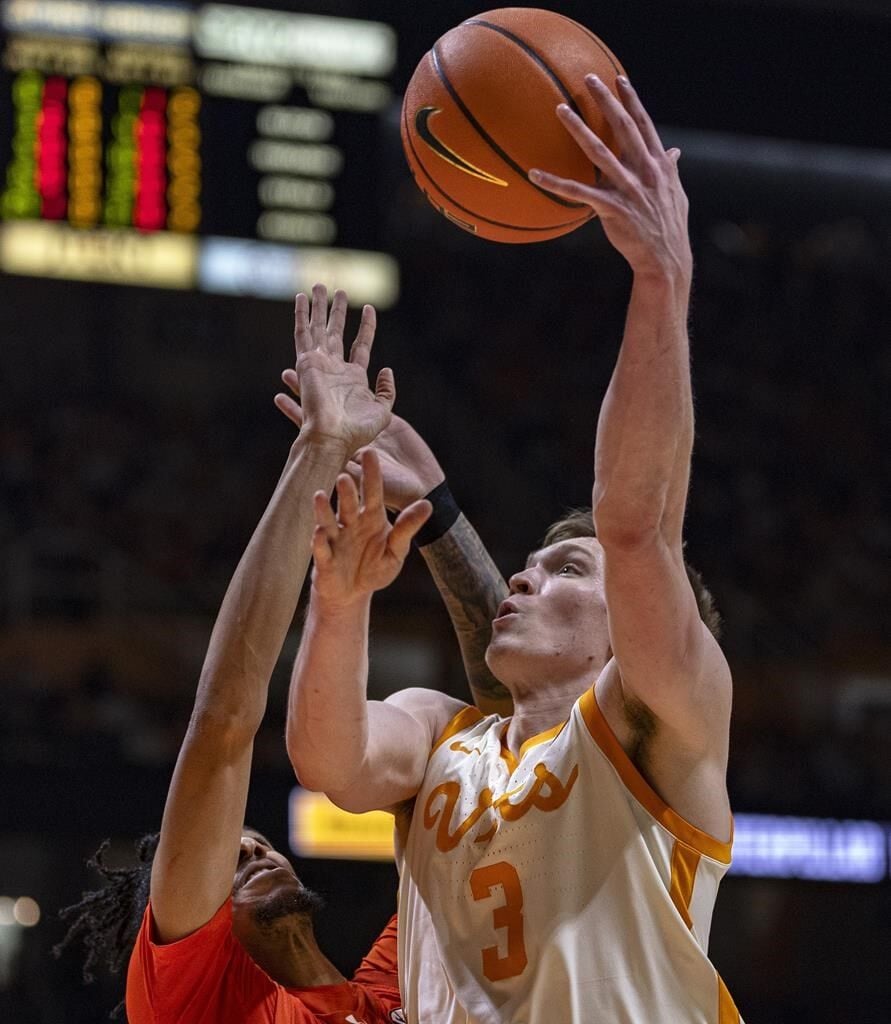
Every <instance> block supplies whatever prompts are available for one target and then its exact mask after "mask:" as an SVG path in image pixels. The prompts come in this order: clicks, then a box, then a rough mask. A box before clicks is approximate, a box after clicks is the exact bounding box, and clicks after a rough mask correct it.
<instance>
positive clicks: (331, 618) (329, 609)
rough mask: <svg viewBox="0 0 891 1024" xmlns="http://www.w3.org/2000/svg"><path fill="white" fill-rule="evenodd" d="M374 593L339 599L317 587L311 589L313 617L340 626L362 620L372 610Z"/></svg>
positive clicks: (357, 594)
mask: <svg viewBox="0 0 891 1024" xmlns="http://www.w3.org/2000/svg"><path fill="white" fill-rule="evenodd" d="M373 593H374V592H373V591H370V590H369V591H361V592H356V593H354V594H349V595H339V596H337V597H334V596H332V595H331V594H326V593H324V591H322V590H320V589H319V587H318V586H317V585H316V582H315V580H313V583H312V585H311V587H310V607H311V608H312V611H313V617H314V618H315V619H316V620H317V621H320V622H325V623H327V624H331V625H335V626H339V625H342V624H344V623H346V622H355V621H357V620H361V619H362V618H363V617H364V616H366V615H367V614H368V611H369V609H370V608H371V598H372V595H373Z"/></svg>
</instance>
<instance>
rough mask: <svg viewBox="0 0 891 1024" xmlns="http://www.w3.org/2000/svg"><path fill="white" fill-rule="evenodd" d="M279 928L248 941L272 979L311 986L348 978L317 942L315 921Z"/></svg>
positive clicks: (253, 956)
mask: <svg viewBox="0 0 891 1024" xmlns="http://www.w3.org/2000/svg"><path fill="white" fill-rule="evenodd" d="M282 924H283V927H281V928H276V929H275V930H274V932H273V933H271V934H270V933H267V934H265V935H264V936H263V940H262V942H254V943H251V942H245V943H244V945H245V947H246V948H247V951H248V953H249V954H250V956H251V959H252V960H254V961H255V962H256V963H257V964H258V965H259V966H260V967H262V968H263V970H264V971H265V972H266V973H267V974H268V975H269V977H270V978H272V979H273V981H277V982H278V983H279V985H284V986H285V987H286V988H312V987H315V986H318V985H341V984H343V982H344V981H346V979H345V978H344V976H343V975H342V974H341V973H340V971H338V969H337V968H336V967H335V966H334V964H332V963H331V961H330V960H329V959H328V958H327V957H326V956H325V954H324V953H323V952H322V951H321V950H320V949H319V947H318V945H317V944H316V938H315V934H314V933H313V930H312V925H311V924H310V923H309V922H308V921H307V922H302V921H301V922H300V923H299V924H297V925H296V926H293V925H292V926H290V927H286V926H284V922H283V923H282Z"/></svg>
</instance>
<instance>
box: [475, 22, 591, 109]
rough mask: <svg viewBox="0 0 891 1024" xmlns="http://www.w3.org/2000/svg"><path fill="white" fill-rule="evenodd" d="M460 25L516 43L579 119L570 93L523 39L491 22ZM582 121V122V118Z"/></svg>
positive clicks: (542, 58) (538, 54)
mask: <svg viewBox="0 0 891 1024" xmlns="http://www.w3.org/2000/svg"><path fill="white" fill-rule="evenodd" d="M462 24H464V25H480V26H482V27H483V28H490V29H492V31H493V32H497V33H498V34H499V35H500V36H504V38H505V39H509V40H510V41H511V42H512V43H516V44H517V46H519V47H520V49H521V50H523V51H524V52H525V53H526V54H527V55H528V56H529V57H531V58H532V59H533V60H534V61H535V63H536V64H538V66H539V67H540V68H541V69H542V71H544V73H545V74H546V75H547V76H548V78H550V80H551V81H552V82H553V83H554V85H556V86H557V88H558V89H559V90H560V92H561V94H562V96H563V99H564V100H566V103H567V104H568V105H569V106H570V107H571V108H572V112H573V113H574V114H578V116H579V117H581V116H582V112H581V111H580V110H579V108H578V107H577V106H576V102H575V100H574V99H573V98H572V93H570V91H569V90H568V89H567V88H566V86H565V85H564V84H563V82H562V81H561V80H560V77H559V75H558V74H557V72H556V71H554V69H553V68H552V67H550V66H549V65H548V63H547V61H546V60H545V59H544V57H542V55H541V54H540V53H536V52H535V50H533V49H532V47H531V46H530V45H529V44H528V43H527V42H526V41H525V40H524V39H521V38H520V37H519V36H518V35H514V33H513V32H510V31H509V30H508V29H506V28H502V27H501V26H500V25H495V24H493V23H492V22H491V21H483V19H482V18H468V19H467V21H465V22H463V23H462ZM582 119H583V120H584V118H582Z"/></svg>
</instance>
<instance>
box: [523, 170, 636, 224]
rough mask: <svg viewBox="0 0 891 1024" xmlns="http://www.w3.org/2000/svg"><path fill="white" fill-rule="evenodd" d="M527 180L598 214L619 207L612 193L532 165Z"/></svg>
mask: <svg viewBox="0 0 891 1024" xmlns="http://www.w3.org/2000/svg"><path fill="white" fill-rule="evenodd" d="M529 180H530V181H533V182H535V184H536V185H541V187H542V188H544V189H547V191H548V192H553V193H554V195H558V196H562V197H563V198H564V199H570V200H572V201H573V202H575V203H585V204H586V205H587V206H590V207H591V208H592V209H593V210H594V212H595V213H596V214H597V215H598V216H600V215H602V214H604V213H610V212H613V211H615V210H617V209H618V208H619V206H618V204H617V203H616V200H615V198H614V194H613V193H610V192H607V191H605V190H604V189H602V188H592V187H591V186H590V185H583V184H582V183H581V182H580V181H573V180H572V179H570V178H560V177H558V176H557V175H556V174H549V173H548V172H547V171H541V170H539V169H538V168H536V167H533V168H532V170H531V171H530V172H529Z"/></svg>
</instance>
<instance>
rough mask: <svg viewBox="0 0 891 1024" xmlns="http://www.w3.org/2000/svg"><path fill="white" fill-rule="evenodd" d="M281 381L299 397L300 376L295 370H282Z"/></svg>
mask: <svg viewBox="0 0 891 1024" xmlns="http://www.w3.org/2000/svg"><path fill="white" fill-rule="evenodd" d="M282 380H283V381H284V383H285V384H286V385H287V386H288V387H289V388H290V389H291V390H292V391H293V392H294V394H295V395H296V396H297V397H298V398H299V397H300V375H299V374H298V373H297V371H296V370H293V369H291V368H288V369H287V370H282Z"/></svg>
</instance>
